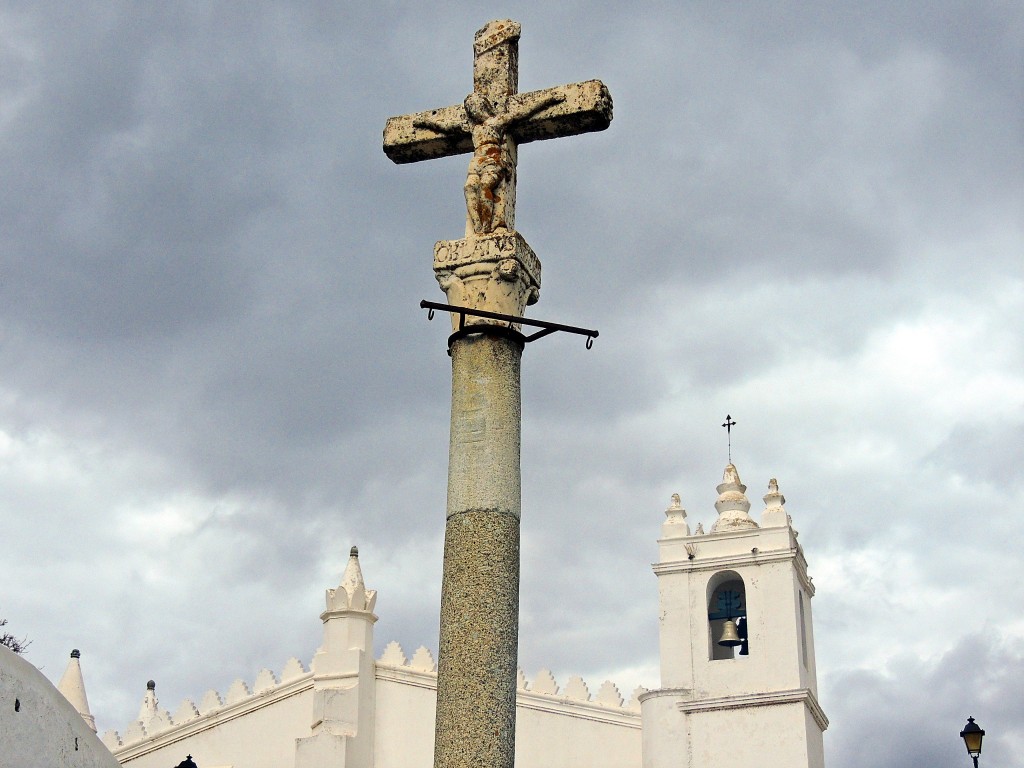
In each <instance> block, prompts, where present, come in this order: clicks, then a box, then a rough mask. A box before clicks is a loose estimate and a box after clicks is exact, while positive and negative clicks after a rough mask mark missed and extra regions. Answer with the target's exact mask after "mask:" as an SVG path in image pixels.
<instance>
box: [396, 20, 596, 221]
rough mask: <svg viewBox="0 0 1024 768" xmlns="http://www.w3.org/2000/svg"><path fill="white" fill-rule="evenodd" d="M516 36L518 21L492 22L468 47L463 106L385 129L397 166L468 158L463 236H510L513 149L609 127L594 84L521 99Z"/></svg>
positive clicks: (408, 117)
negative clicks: (468, 81)
mask: <svg viewBox="0 0 1024 768" xmlns="http://www.w3.org/2000/svg"><path fill="white" fill-rule="evenodd" d="M519 35H520V26H519V24H517V23H516V22H514V21H509V20H505V21H492V22H491V23H490V24H488V25H487V26H485V27H484V28H483V29H481V30H480V31H479V32H477V33H476V36H475V38H474V40H473V92H472V93H471V94H470V95H469V96H467V97H466V99H465V101H464V102H463V103H462V104H457V105H455V106H450V107H441V108H440V109H432V110H429V111H426V112H417V113H415V114H410V115H402V116H400V117H392V118H389V119H388V121H387V124H386V125H385V127H384V152H385V154H386V155H387V156H388V157H389V158H391V159H392V160H393V161H394V162H396V163H413V162H417V161H419V160H431V159H433V158H437V157H447V156H449V155H459V154H463V153H465V152H472V153H473V159H472V160H471V161H470V165H469V173H468V174H467V179H466V185H465V193H466V208H467V223H466V236H467V237H469V236H471V235H473V234H477V235H480V234H488V233H491V232H495V231H498V230H502V229H507V230H512V229H514V227H515V181H516V159H517V154H516V150H517V147H518V145H519V144H525V143H527V142H530V141H537V140H539V139H554V138H559V137H562V136H575V135H576V134H580V133H587V132H589V131H602V130H604V129H605V128H607V127H608V126H609V124H610V123H611V119H612V100H611V96H610V95H609V93H608V89H607V88H606V87H605V86H604V84H603V83H602V82H601V81H599V80H588V81H587V82H582V83H572V84H569V85H562V86H558V87H555V88H547V89H544V90H540V91H531V92H530V93H519V92H518V90H519Z"/></svg>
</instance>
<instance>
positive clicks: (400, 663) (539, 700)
mask: <svg viewBox="0 0 1024 768" xmlns="http://www.w3.org/2000/svg"><path fill="white" fill-rule="evenodd" d="M376 668H377V673H376V674H377V678H378V679H384V680H393V681H395V682H407V683H411V684H415V682H414V681H417V680H418V681H419V683H420V684H421V685H423V684H426V685H427V687H431V688H432V687H435V686H436V678H437V667H436V665H435V664H434V658H433V655H432V654H431V653H430V651H429V650H428V649H427V648H425V647H424V646H420V647H419V648H418V649H417V650H416V652H415V653H414V654H413V655H412V658H411V659H407V658H406V655H405V652H404V651H403V650H402V646H401V645H399V644H398V643H397V642H394V641H392V642H390V643H388V644H387V645H386V646H385V648H384V651H383V653H381V655H380V658H379V659H377V665H376ZM516 688H517V700H518V701H517V703H518V706H520V707H530V706H531V705H542V706H543V707H544V708H550V707H553V706H554V707H557V706H558V705H564V706H565V707H567V708H569V707H579V706H581V705H582V706H585V707H593V708H597V709H599V710H618V711H621V713H623V714H627V715H631V714H639V712H640V701H639V698H640V696H641V695H642V694H644V693H646V692H647V689H646V688H644V687H643V686H638V687H637V688H636V689H635V690H634V691H633V692H632V694H631V695H630V698H629V700H628V701H627V700H624V698H623V696H622V694H621V692H620V691H619V688H618V686H617V685H615V683H613V682H612V681H610V680H605V681H604V682H603V683H602V684H601V685H600V687H598V689H597V692H596V693H591V691H590V688H589V686H588V685H587V683H586V682H585V681H584V680H583V678H582V677H580V676H578V675H574V676H572V677H570V678H569V679H568V680H567V681H566V683H565V686H564V688H562V687H560V686H559V685H558V682H557V681H556V680H555V677H554V675H553V674H552V673H551V671H550V670H548V669H541V670H540V671H539V672H538V673H537V675H536V676H535V677H534V678H533V679H532V680H530V679H529V678H527V676H526V675H525V674H524V672H523V670H522V669H518V670H517V674H516Z"/></svg>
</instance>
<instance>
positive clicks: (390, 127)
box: [384, 104, 473, 163]
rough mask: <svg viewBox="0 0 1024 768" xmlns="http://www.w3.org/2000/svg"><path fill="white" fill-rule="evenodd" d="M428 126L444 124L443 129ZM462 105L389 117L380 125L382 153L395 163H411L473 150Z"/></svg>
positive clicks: (464, 109) (467, 121)
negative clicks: (382, 144) (382, 137)
mask: <svg viewBox="0 0 1024 768" xmlns="http://www.w3.org/2000/svg"><path fill="white" fill-rule="evenodd" d="M426 124H430V125H432V126H438V127H441V126H444V127H446V130H445V131H444V132H442V131H439V130H437V129H436V128H434V127H430V128H428V127H426ZM468 128H469V120H468V118H467V117H466V108H465V107H463V106H462V105H461V104H457V105H455V106H452V107H441V108H440V109H430V110H427V111H426V112H416V113H414V114H411V115H399V116H397V117H389V118H388V121H387V123H386V124H385V125H384V154H386V155H387V156H388V157H389V158H391V160H393V161H394V162H396V163H415V162H417V161H419V160H433V159H434V158H436V157H448V156H449V155H461V154H463V153H465V152H472V151H473V137H472V135H471V134H470V132H469V130H468Z"/></svg>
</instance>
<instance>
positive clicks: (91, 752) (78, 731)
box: [0, 646, 118, 768]
mask: <svg viewBox="0 0 1024 768" xmlns="http://www.w3.org/2000/svg"><path fill="white" fill-rule="evenodd" d="M117 764H118V763H117V760H115V759H114V756H113V755H112V754H110V751H109V750H108V749H107V748H106V747H105V746H103V743H102V742H101V741H100V740H99V739H98V738H97V736H96V734H95V733H93V731H92V729H91V728H90V727H89V726H88V724H87V723H86V722H85V720H83V719H82V716H81V715H80V714H79V713H78V711H77V710H76V709H75V707H74V706H73V705H72V704H71V703H70V702H69V701H68V700H67V699H66V698H64V696H63V695H62V694H61V693H60V691H58V690H57V689H56V688H55V687H54V686H53V683H51V682H50V681H49V680H47V679H46V677H44V676H43V673H42V672H40V671H39V670H38V669H36V668H35V667H34V666H33V665H32V664H30V663H29V662H28V661H26V660H25V659H23V658H21V657H20V656H18V655H17V654H15V653H13V652H12V651H10V650H9V649H7V648H6V647H3V646H0V766H3V767H4V768H7V767H8V766H10V768H22V767H24V768H36V767H37V766H38V767H39V768H44V767H48V766H53V767H54V768H58V767H59V768H117Z"/></svg>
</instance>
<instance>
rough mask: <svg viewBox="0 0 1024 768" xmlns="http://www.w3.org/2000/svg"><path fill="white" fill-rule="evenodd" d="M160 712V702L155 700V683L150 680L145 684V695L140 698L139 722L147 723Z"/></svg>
mask: <svg viewBox="0 0 1024 768" xmlns="http://www.w3.org/2000/svg"><path fill="white" fill-rule="evenodd" d="M159 711H160V702H159V701H158V700H157V698H156V681H155V680H150V681H148V682H147V683H146V695H145V696H143V697H142V706H141V707H139V720H141V721H142V722H143V723H148V722H149V720H150V718H151V717H153V716H154V715H155V714H156V713H157V712H159Z"/></svg>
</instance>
